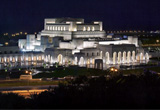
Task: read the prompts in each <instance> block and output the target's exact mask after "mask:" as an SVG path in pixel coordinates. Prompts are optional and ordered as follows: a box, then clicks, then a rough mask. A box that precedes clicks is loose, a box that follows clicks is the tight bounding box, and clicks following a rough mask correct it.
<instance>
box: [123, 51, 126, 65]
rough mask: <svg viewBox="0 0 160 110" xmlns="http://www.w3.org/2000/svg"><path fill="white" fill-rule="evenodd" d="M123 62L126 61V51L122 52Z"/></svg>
mask: <svg viewBox="0 0 160 110" xmlns="http://www.w3.org/2000/svg"><path fill="white" fill-rule="evenodd" d="M123 63H126V52H125V51H124V52H123Z"/></svg>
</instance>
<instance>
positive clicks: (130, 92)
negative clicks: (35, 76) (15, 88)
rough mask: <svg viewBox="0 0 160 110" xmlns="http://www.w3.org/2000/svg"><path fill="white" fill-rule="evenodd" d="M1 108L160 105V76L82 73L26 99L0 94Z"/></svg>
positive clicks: (148, 74) (138, 106)
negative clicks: (65, 82) (89, 75)
mask: <svg viewBox="0 0 160 110" xmlns="http://www.w3.org/2000/svg"><path fill="white" fill-rule="evenodd" d="M0 99H1V100H0V108H3V109H4V108H5V109H6V108H12V109H14V108H15V109H18V108H22V109H27V108H28V109H43V108H48V109H49V108H51V109H53V108H58V109H67V108H70V109H71V108H76V109H78V108H79V109H82V108H86V109H94V108H99V109H100V108H105V109H106V108H114V109H115V108H119V109H120V108H122V109H124V108H133V109H134V108H143V109H146V108H160V107H159V105H160V77H159V76H158V75H157V74H152V73H150V72H148V71H146V72H145V73H144V74H142V75H140V76H134V75H130V76H121V75H119V76H115V77H113V78H112V79H106V77H104V76H101V77H98V78H87V77H85V76H79V77H78V78H77V79H76V80H72V81H69V84H59V87H57V88H55V89H54V90H53V89H52V88H49V90H48V91H45V92H42V93H40V94H39V95H36V94H34V95H32V97H31V99H25V98H24V97H22V96H18V95H16V94H12V93H10V94H0Z"/></svg>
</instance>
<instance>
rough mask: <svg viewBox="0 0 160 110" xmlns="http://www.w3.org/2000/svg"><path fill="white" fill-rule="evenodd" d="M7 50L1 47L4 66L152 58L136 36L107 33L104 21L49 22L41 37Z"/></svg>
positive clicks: (91, 62)
mask: <svg viewBox="0 0 160 110" xmlns="http://www.w3.org/2000/svg"><path fill="white" fill-rule="evenodd" d="M4 48H6V49H4ZM4 48H0V51H1V53H2V54H0V61H1V63H4V62H34V61H35V62H45V63H50V64H53V63H56V62H57V63H59V64H60V65H65V64H68V63H70V64H72V65H80V66H84V65H87V64H93V65H94V64H95V61H96V60H99V59H101V60H102V62H103V64H125V63H132V62H140V61H144V60H148V59H149V55H148V53H146V52H145V51H144V50H143V48H142V47H141V44H140V42H139V41H138V38H137V37H136V36H124V37H122V38H114V37H113V36H111V35H107V34H106V32H105V31H104V30H103V23H102V22H101V21H93V22H91V23H85V22H84V19H81V18H78V19H77V18H53V19H45V21H44V30H42V31H41V32H39V33H38V34H37V35H35V34H33V35H27V36H26V39H19V41H18V46H17V47H12V48H11V47H4ZM13 48H14V49H13ZM13 50H14V51H13Z"/></svg>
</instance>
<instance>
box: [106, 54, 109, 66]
mask: <svg viewBox="0 0 160 110" xmlns="http://www.w3.org/2000/svg"><path fill="white" fill-rule="evenodd" d="M109 59H110V58H109V52H106V64H109V63H110V62H109Z"/></svg>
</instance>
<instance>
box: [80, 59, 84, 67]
mask: <svg viewBox="0 0 160 110" xmlns="http://www.w3.org/2000/svg"><path fill="white" fill-rule="evenodd" d="M79 65H80V66H83V65H84V58H83V57H81V58H80V61H79Z"/></svg>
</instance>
